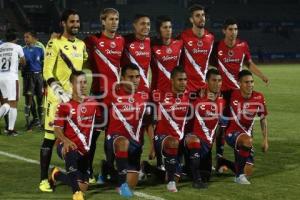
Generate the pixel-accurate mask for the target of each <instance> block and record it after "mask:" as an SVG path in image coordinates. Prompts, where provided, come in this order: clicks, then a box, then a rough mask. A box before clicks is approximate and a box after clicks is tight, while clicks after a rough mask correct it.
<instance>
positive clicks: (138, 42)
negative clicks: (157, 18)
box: [122, 14, 151, 92]
mask: <svg viewBox="0 0 300 200" xmlns="http://www.w3.org/2000/svg"><path fill="white" fill-rule="evenodd" d="M133 29H134V33H133V34H130V35H127V36H125V51H124V57H123V59H122V66H123V65H125V64H128V63H133V64H135V65H137V66H138V67H139V69H140V75H141V82H140V86H139V89H138V90H139V91H145V92H149V91H150V85H149V84H150V83H149V80H148V78H147V74H148V69H149V67H150V61H151V47H150V38H149V32H150V17H149V16H148V15H145V14H136V15H135V17H134V20H133Z"/></svg>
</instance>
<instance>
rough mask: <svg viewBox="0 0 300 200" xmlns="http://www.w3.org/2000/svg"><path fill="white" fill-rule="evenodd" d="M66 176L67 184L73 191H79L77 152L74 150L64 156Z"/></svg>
mask: <svg viewBox="0 0 300 200" xmlns="http://www.w3.org/2000/svg"><path fill="white" fill-rule="evenodd" d="M64 159H65V163H66V170H67V176H68V178H69V184H70V186H71V187H72V191H73V193H75V192H76V191H80V188H79V185H78V178H79V171H78V153H77V152H76V151H69V152H68V153H67V154H66V155H65V157H64Z"/></svg>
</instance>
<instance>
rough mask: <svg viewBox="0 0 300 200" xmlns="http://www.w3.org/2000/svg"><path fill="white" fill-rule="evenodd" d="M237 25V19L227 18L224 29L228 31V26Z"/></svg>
mask: <svg viewBox="0 0 300 200" xmlns="http://www.w3.org/2000/svg"><path fill="white" fill-rule="evenodd" d="M234 24H237V20H236V19H235V18H227V19H225V21H224V22H223V29H227V27H228V26H230V25H234Z"/></svg>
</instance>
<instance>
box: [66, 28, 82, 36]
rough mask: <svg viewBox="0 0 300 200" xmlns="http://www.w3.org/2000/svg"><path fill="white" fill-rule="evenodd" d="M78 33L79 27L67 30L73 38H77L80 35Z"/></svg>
mask: <svg viewBox="0 0 300 200" xmlns="http://www.w3.org/2000/svg"><path fill="white" fill-rule="evenodd" d="M78 32H79V27H78V28H74V27H72V28H69V29H67V33H68V34H69V35H72V36H76V35H77V34H78Z"/></svg>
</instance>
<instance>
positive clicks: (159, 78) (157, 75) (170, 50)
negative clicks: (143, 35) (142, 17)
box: [151, 16, 183, 91]
mask: <svg viewBox="0 0 300 200" xmlns="http://www.w3.org/2000/svg"><path fill="white" fill-rule="evenodd" d="M156 32H157V37H156V38H154V39H152V40H151V50H152V58H153V59H152V60H151V71H152V81H151V89H152V90H156V89H159V90H161V91H170V88H171V71H172V70H173V69H174V67H176V66H178V65H179V61H180V57H181V52H182V47H183V43H182V40H178V39H173V38H172V21H171V18H170V17H168V16H159V17H158V18H157V21H156Z"/></svg>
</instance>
